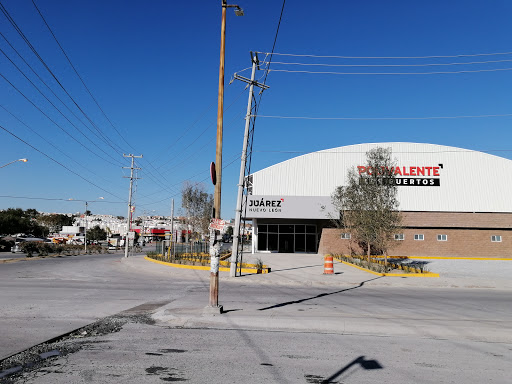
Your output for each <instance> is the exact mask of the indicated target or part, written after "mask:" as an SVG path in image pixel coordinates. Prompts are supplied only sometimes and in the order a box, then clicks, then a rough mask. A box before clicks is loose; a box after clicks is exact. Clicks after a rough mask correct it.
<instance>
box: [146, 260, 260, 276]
mask: <svg viewBox="0 0 512 384" xmlns="http://www.w3.org/2000/svg"><path fill="white" fill-rule="evenodd" d="M144 259H145V260H148V261H151V262H153V263H157V264H162V265H167V266H168V267H173V268H183V269H196V270H200V271H209V270H210V267H209V266H208V267H206V266H202V265H184V264H175V263H168V262H167V261H160V260H155V259H152V258H150V257H147V256H145V257H144ZM237 270H239V269H237ZM268 270H269V268H264V269H262V270H261V273H268ZM219 271H221V272H229V271H230V268H227V267H219ZM242 273H254V274H257V271H256V269H252V268H242Z"/></svg>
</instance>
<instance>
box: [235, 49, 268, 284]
mask: <svg viewBox="0 0 512 384" xmlns="http://www.w3.org/2000/svg"><path fill="white" fill-rule="evenodd" d="M251 61H252V72H251V78H250V79H247V78H245V77H243V76H240V75H237V74H235V76H234V78H235V79H236V80H240V81H243V82H244V83H247V84H249V100H248V102H247V113H246V115H245V131H244V143H243V147H242V158H241V163H240V176H239V178H238V194H237V198H236V210H235V212H236V214H235V227H234V228H233V248H232V250H231V266H230V268H229V276H230V277H235V276H236V265H237V262H238V244H239V240H240V221H241V219H242V195H243V190H244V184H245V168H246V164H247V146H248V143H249V126H250V123H251V117H252V113H251V111H252V101H253V99H254V86H257V87H260V88H261V91H262V92H263V91H264V90H265V89H268V88H269V87H268V86H267V85H265V84H260V83H258V82H257V81H255V80H254V79H255V75H256V67H258V69H259V60H258V54H257V53H252V52H251Z"/></svg>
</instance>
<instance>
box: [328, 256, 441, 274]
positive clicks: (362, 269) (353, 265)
mask: <svg viewBox="0 0 512 384" xmlns="http://www.w3.org/2000/svg"><path fill="white" fill-rule="evenodd" d="M335 260H336V261H339V262H340V263H343V264H346V265H350V266H351V267H354V268H357V269H360V270H361V271H365V272H369V273H371V274H373V275H376V276H391V277H439V273H432V272H428V273H380V272H374V271H370V270H369V269H366V268H362V267H360V266H358V265H355V264H352V263H348V262H346V261H342V260H338V259H335Z"/></svg>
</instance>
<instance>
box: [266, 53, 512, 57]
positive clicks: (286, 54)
mask: <svg viewBox="0 0 512 384" xmlns="http://www.w3.org/2000/svg"><path fill="white" fill-rule="evenodd" d="M257 53H261V54H264V55H268V52H257ZM272 55H276V56H292V57H315V58H323V59H444V58H457V57H477V56H498V55H512V52H496V53H473V54H460V55H444V56H443V55H437V56H335V55H309V54H293V53H276V52H272Z"/></svg>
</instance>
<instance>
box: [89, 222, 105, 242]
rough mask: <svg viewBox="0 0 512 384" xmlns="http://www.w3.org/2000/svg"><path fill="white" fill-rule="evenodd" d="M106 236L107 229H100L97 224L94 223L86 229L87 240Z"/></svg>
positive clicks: (103, 238) (100, 238) (102, 238)
mask: <svg viewBox="0 0 512 384" xmlns="http://www.w3.org/2000/svg"><path fill="white" fill-rule="evenodd" d="M106 238H107V231H105V230H104V229H101V228H100V226H99V225H95V226H94V227H92V228H91V229H89V230H88V231H87V240H90V241H94V240H105V239H106Z"/></svg>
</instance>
